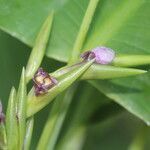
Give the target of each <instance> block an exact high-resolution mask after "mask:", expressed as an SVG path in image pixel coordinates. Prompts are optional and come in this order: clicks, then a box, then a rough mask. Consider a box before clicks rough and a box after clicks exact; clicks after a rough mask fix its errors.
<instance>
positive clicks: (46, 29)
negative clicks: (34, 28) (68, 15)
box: [26, 13, 53, 82]
mask: <svg viewBox="0 0 150 150" xmlns="http://www.w3.org/2000/svg"><path fill="white" fill-rule="evenodd" d="M52 21H53V13H51V14H50V15H49V16H48V17H47V19H46V20H45V22H44V23H43V25H42V27H41V29H40V32H39V34H38V36H37V38H36V40H35V44H34V47H33V49H32V51H31V54H30V57H29V60H28V63H27V67H26V82H28V81H29V80H30V79H32V78H33V75H34V74H35V72H36V71H37V69H38V68H39V66H40V64H41V62H42V60H43V57H44V55H45V50H46V46H47V43H48V40H49V35H50V31H51V26H52Z"/></svg>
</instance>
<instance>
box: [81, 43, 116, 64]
mask: <svg viewBox="0 0 150 150" xmlns="http://www.w3.org/2000/svg"><path fill="white" fill-rule="evenodd" d="M81 57H82V58H83V59H84V60H86V61H89V60H91V59H93V58H95V62H96V63H98V64H109V63H111V62H112V61H113V59H114V58H115V52H114V51H113V50H112V49H111V48H107V47H103V46H102V47H96V48H94V49H92V50H91V51H87V52H85V53H83V54H82V55H81Z"/></svg>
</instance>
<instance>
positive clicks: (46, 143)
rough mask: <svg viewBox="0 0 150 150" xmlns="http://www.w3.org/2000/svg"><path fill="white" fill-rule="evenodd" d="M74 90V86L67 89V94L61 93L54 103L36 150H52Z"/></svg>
mask: <svg viewBox="0 0 150 150" xmlns="http://www.w3.org/2000/svg"><path fill="white" fill-rule="evenodd" d="M75 89H76V85H75V86H72V87H71V88H69V90H67V92H66V91H65V92H63V93H62V94H61V95H60V96H58V97H57V98H56V100H55V101H54V104H53V107H52V110H51V112H50V116H49V117H48V120H47V122H46V125H45V127H44V130H43V132H42V136H41V138H40V141H39V143H38V148H37V150H41V149H45V150H46V149H47V150H52V149H54V147H55V144H56V141H57V138H58V135H59V132H60V130H61V126H62V123H63V121H64V118H65V116H66V113H67V112H66V110H67V109H68V107H69V106H70V102H71V100H70V99H72V97H73V95H74V92H75ZM64 93H65V94H64ZM64 106H65V107H64ZM54 131H55V132H54Z"/></svg>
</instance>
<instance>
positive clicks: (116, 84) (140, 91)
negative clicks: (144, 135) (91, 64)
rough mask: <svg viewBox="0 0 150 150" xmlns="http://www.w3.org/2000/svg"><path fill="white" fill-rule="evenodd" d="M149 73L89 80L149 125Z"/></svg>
mask: <svg viewBox="0 0 150 150" xmlns="http://www.w3.org/2000/svg"><path fill="white" fill-rule="evenodd" d="M149 79H150V73H149V72H148V73H147V74H145V75H142V76H137V77H130V78H124V79H123V80H122V79H114V80H110V81H90V83H91V84H92V85H93V86H94V87H96V88H97V89H98V90H100V91H101V92H103V93H104V94H105V95H106V96H108V97H109V98H111V99H113V100H114V101H115V102H117V103H118V104H120V105H122V106H123V107H125V108H126V109H127V110H128V111H130V112H131V113H133V114H134V115H136V116H138V117H139V118H141V119H142V120H143V121H145V122H146V123H147V124H148V125H150V115H149V114H150V94H149V93H150V91H149V90H150V84H149V82H148V81H149Z"/></svg>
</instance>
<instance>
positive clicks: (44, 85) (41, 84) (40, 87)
mask: <svg viewBox="0 0 150 150" xmlns="http://www.w3.org/2000/svg"><path fill="white" fill-rule="evenodd" d="M33 82H34V88H35V94H36V95H37V96H38V95H41V94H45V93H47V91H48V90H49V89H50V88H52V87H53V86H54V85H56V84H57V82H58V81H57V80H56V79H55V78H53V77H51V76H50V75H49V74H48V73H47V72H45V71H44V70H43V69H42V68H39V69H38V71H37V72H36V74H35V75H34V78H33Z"/></svg>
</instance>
